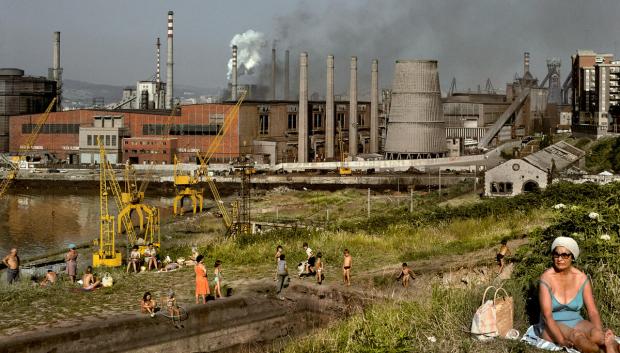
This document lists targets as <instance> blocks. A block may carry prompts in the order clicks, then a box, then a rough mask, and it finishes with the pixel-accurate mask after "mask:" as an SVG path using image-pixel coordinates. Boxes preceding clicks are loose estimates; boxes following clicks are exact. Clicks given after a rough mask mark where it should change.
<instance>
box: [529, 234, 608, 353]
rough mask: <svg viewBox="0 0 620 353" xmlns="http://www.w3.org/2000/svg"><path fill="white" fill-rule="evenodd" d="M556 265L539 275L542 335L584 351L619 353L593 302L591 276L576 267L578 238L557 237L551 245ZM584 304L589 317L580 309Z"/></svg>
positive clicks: (547, 338) (549, 339) (562, 344)
mask: <svg viewBox="0 0 620 353" xmlns="http://www.w3.org/2000/svg"><path fill="white" fill-rule="evenodd" d="M551 256H552V259H553V267H552V268H549V269H547V270H546V271H545V272H544V273H543V274H542V276H541V277H540V288H539V293H538V298H539V302H540V308H541V323H540V324H539V327H540V329H541V338H542V339H544V340H547V341H549V342H553V343H555V344H557V345H559V346H563V347H568V348H575V349H577V350H579V351H580V352H583V353H598V352H599V351H600V350H602V351H604V352H606V353H619V352H620V351H619V350H618V343H617V342H616V340H615V337H616V336H615V335H614V333H613V332H612V331H611V330H603V324H602V322H601V317H600V315H599V312H598V309H597V308H596V304H595V302H594V295H593V294H592V286H591V284H590V279H589V277H588V276H587V275H586V274H585V273H583V272H582V271H580V270H579V269H577V268H575V267H573V261H574V260H575V259H577V258H578V257H579V246H578V245H577V242H576V241H575V240H574V239H572V238H568V237H558V238H556V239H555V240H554V241H553V244H552V245H551ZM584 305H585V307H586V310H587V311H588V318H589V320H585V319H584V318H583V317H582V316H581V314H580V312H581V309H582V308H583V306H584Z"/></svg>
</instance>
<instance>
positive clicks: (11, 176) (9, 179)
mask: <svg viewBox="0 0 620 353" xmlns="http://www.w3.org/2000/svg"><path fill="white" fill-rule="evenodd" d="M55 104H56V97H54V98H52V101H51V102H50V104H49V105H48V106H47V109H45V113H43V115H41V116H40V117H39V120H38V121H37V124H36V125H35V126H34V129H32V132H31V133H30V135H28V139H27V140H26V144H25V145H24V147H22V148H20V149H19V153H18V159H17V163H12V164H11V170H9V171H8V172H7V174H6V176H5V177H4V179H3V180H2V182H0V198H2V197H4V195H5V194H6V192H7V190H8V189H9V187H10V186H11V184H12V183H13V181H14V180H15V179H16V178H17V174H18V173H19V168H20V166H19V165H20V163H21V162H22V161H24V160H25V159H26V155H27V154H28V152H30V151H32V146H33V145H34V143H35V141H36V140H37V137H39V133H40V132H41V128H42V127H43V125H44V124H45V122H46V121H47V118H48V117H49V115H50V112H51V111H52V108H53V107H54V105H55Z"/></svg>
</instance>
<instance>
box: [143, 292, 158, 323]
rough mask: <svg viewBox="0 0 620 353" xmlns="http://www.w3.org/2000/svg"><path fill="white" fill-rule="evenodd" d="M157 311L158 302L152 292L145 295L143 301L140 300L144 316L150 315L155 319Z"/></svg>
mask: <svg viewBox="0 0 620 353" xmlns="http://www.w3.org/2000/svg"><path fill="white" fill-rule="evenodd" d="M157 309H158V308H157V302H156V301H155V299H153V297H152V296H151V292H146V293H144V295H143V296H142V300H140V311H141V312H142V313H144V314H150V315H151V317H154V316H155V312H156V311H157Z"/></svg>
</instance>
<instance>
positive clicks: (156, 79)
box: [155, 37, 161, 83]
mask: <svg viewBox="0 0 620 353" xmlns="http://www.w3.org/2000/svg"><path fill="white" fill-rule="evenodd" d="M155 46H156V47H157V54H156V55H157V71H156V75H155V82H157V83H160V82H161V68H160V63H161V42H160V41H159V37H157V43H156V44H155Z"/></svg>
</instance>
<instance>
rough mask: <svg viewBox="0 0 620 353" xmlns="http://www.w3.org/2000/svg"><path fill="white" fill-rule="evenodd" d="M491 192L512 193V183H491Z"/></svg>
mask: <svg viewBox="0 0 620 353" xmlns="http://www.w3.org/2000/svg"><path fill="white" fill-rule="evenodd" d="M491 193H493V194H512V183H495V182H493V183H491Z"/></svg>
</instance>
